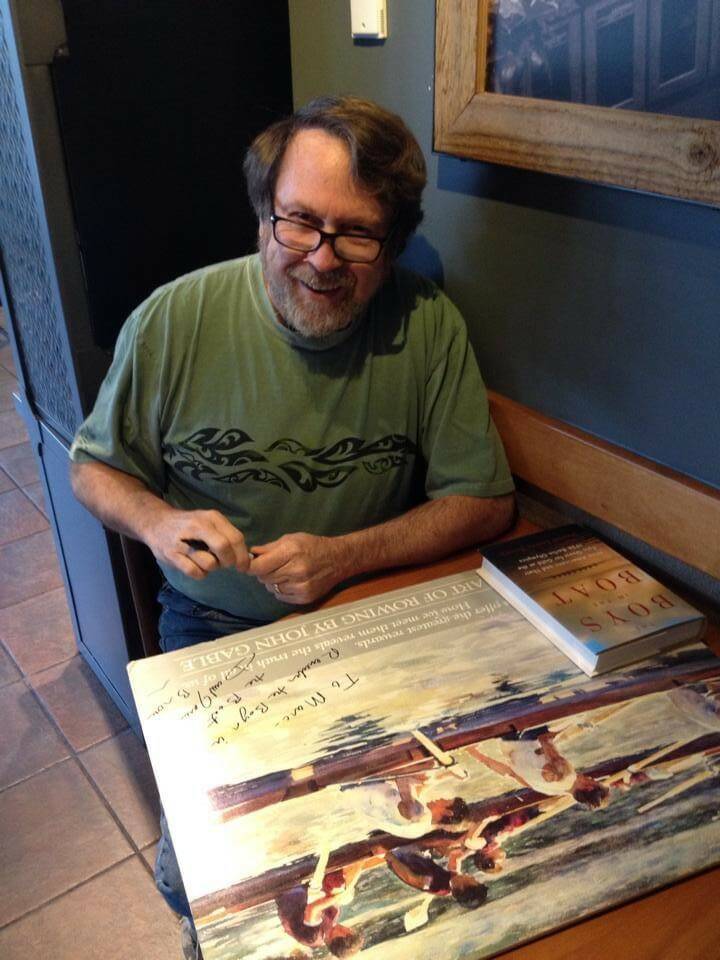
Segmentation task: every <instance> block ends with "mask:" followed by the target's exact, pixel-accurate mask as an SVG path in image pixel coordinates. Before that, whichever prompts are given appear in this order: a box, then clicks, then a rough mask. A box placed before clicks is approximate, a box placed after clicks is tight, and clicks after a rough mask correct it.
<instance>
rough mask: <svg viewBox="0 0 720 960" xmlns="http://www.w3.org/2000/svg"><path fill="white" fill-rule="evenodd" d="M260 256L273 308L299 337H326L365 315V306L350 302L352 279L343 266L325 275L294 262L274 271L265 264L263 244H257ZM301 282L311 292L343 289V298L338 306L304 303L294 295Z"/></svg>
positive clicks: (353, 279) (352, 287)
mask: <svg viewBox="0 0 720 960" xmlns="http://www.w3.org/2000/svg"><path fill="white" fill-rule="evenodd" d="M260 257H261V260H262V267H263V275H264V277H265V283H266V284H267V289H268V294H269V295H270V300H271V302H272V305H273V306H274V308H275V310H276V312H277V313H278V315H279V317H280V319H281V320H282V322H283V323H284V324H285V326H286V327H288V328H289V329H290V330H294V331H296V332H297V333H299V334H300V335H301V336H303V337H315V338H322V337H329V336H330V335H331V334H333V333H337V331H338V330H342V329H343V328H344V327H347V326H349V325H350V324H351V323H352V322H353V321H354V320H356V319H357V318H358V317H360V316H362V314H363V313H364V312H365V304H362V303H356V302H355V300H354V299H353V291H354V290H355V284H356V280H355V277H354V276H353V275H352V274H351V273H349V272H348V271H347V270H346V269H345V268H344V267H340V268H338V269H337V270H331V271H328V272H327V273H318V271H317V270H315V268H314V267H312V266H311V265H310V264H309V263H296V264H294V265H293V266H291V267H287V268H286V269H285V270H278V269H273V268H272V266H270V265H269V264H268V262H267V250H266V245H265V244H263V243H261V244H260ZM300 282H302V283H304V284H305V285H306V286H308V287H310V288H312V289H314V290H332V289H336V288H337V287H342V288H343V289H344V290H345V291H346V296H345V298H344V299H343V300H342V301H341V302H340V303H306V302H305V301H302V300H301V299H300V296H299V295H298V294H297V293H296V284H297V283H300Z"/></svg>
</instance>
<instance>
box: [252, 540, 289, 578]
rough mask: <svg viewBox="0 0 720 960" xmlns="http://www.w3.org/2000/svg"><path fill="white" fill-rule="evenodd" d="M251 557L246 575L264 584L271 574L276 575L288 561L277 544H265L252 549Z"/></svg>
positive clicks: (283, 551)
mask: <svg viewBox="0 0 720 960" xmlns="http://www.w3.org/2000/svg"><path fill="white" fill-rule="evenodd" d="M252 553H253V557H252V559H251V561H250V567H249V569H248V573H250V574H252V575H253V576H254V577H257V578H258V580H260V581H261V582H262V583H265V582H266V580H267V579H268V578H271V577H272V575H273V574H275V573H278V572H279V571H280V570H281V569H282V568H283V567H284V566H285V565H286V564H287V563H288V560H289V557H288V552H287V550H286V549H285V548H283V547H282V545H280V544H278V543H266V544H263V545H262V546H260V547H253V548H252Z"/></svg>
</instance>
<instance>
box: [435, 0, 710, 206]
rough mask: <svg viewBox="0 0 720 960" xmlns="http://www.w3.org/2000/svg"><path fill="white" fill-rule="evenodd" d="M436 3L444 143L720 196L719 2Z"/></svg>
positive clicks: (468, 153)
mask: <svg viewBox="0 0 720 960" xmlns="http://www.w3.org/2000/svg"><path fill="white" fill-rule="evenodd" d="M436 3H437V26H436V58H435V141H434V146H435V149H436V150H438V151H440V152H443V153H450V154H454V155H456V156H460V157H468V158H473V159H476V160H486V161H490V162H492V163H501V164H508V165H510V166H516V167H522V168H525V169H529V170H538V171H544V172H547V173H556V174H561V175H563V176H568V177H578V178H581V179H584V180H591V181H596V182H599V183H606V184H614V185H617V186H622V187H628V188H630V189H635V190H645V191H650V192H653V193H659V194H664V195H666V196H672V197H680V198H684V199H687V200H696V201H700V202H703V203H707V204H711V205H720V0H436Z"/></svg>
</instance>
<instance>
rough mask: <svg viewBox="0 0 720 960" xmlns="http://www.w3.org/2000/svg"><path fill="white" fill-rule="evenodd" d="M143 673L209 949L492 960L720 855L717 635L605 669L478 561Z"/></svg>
mask: <svg viewBox="0 0 720 960" xmlns="http://www.w3.org/2000/svg"><path fill="white" fill-rule="evenodd" d="M129 672H130V680H131V684H132V688H133V692H134V695H135V699H136V702H137V706H138V712H139V715H140V717H141V720H142V727H143V732H144V734H145V739H146V743H147V747H148V751H149V754H150V759H151V761H152V764H153V768H154V771H155V776H156V779H157V783H158V787H159V791H160V796H161V799H162V803H163V807H164V810H165V814H166V816H167V820H168V823H169V826H170V831H171V834H172V837H173V841H174V845H175V849H176V852H177V857H178V862H179V865H180V870H181V873H182V876H183V880H184V883H185V888H186V890H187V893H188V897H189V900H190V906H191V908H192V912H193V917H194V920H195V924H196V926H197V929H198V935H199V940H200V946H201V948H202V952H203V956H204V957H205V960H239V958H243V960H298V958H316V960H323V958H332V957H340V956H343V957H348V956H352V955H359V956H362V957H367V958H368V960H372V958H381V960H401V958H406V957H432V958H433V960H457V958H458V957H464V958H467V960H471V958H476V960H477V958H481V957H489V956H494V955H495V954H497V953H498V952H501V951H503V950H506V949H509V948H511V947H513V946H515V945H517V944H518V943H521V942H523V941H526V940H529V939H532V938H534V937H537V936H539V935H541V934H543V933H547V932H549V931H550V930H552V929H554V928H556V927H561V926H566V925H567V924H568V923H570V922H572V921H574V920H577V919H580V918H582V917H586V916H588V915H590V914H593V913H597V912H599V911H601V910H604V909H607V908H608V907H610V906H612V905H615V904H618V903H620V902H622V901H624V900H629V899H633V898H635V897H638V896H640V895H642V894H643V893H646V892H648V891H650V890H652V889H654V888H656V887H659V886H665V885H666V884H668V883H670V882H672V881H673V880H676V879H679V878H681V877H686V876H688V875H689V874H692V873H695V872H698V871H700V870H703V869H706V868H707V867H709V866H711V865H712V864H715V863H718V862H720V819H719V818H718V794H717V782H718V781H717V776H718V760H719V759H720V708H719V698H720V660H718V659H717V658H716V657H714V656H713V655H712V653H710V651H708V650H707V648H705V647H704V646H703V645H695V646H691V647H684V648H683V649H681V650H677V651H670V652H667V653H664V654H662V655H661V656H658V657H655V658H652V659H650V660H647V661H645V662H644V663H642V664H640V665H638V666H636V667H633V668H626V669H625V670H622V671H618V672H617V673H614V674H612V675H610V676H609V677H608V678H598V679H593V680H589V679H588V678H587V677H585V676H584V675H583V674H582V673H581V672H580V671H579V670H578V669H577V667H575V666H574V664H572V663H571V662H570V661H569V660H568V659H567V658H566V657H564V656H562V655H561V654H560V653H559V652H558V651H557V650H556V649H555V647H554V646H553V645H552V644H550V643H548V642H547V641H546V640H545V638H544V637H542V636H541V635H540V634H539V633H538V632H537V631H536V630H535V628H534V627H533V626H531V625H530V624H529V623H528V622H527V620H525V619H524V618H523V617H522V616H521V615H520V614H519V613H518V612H517V611H516V610H515V609H514V608H513V607H512V606H510V605H509V604H508V603H507V602H506V601H505V600H503V599H502V598H501V597H500V596H498V594H497V593H495V592H494V591H493V590H492V589H491V588H490V587H489V586H487V584H485V583H484V582H483V580H482V579H481V578H480V577H479V576H478V575H477V574H476V573H474V572H467V573H460V574H455V575H453V576H450V577H443V578H441V579H437V580H433V581H429V582H427V583H422V584H417V585H415V586H413V587H408V588H404V589H401V590H395V591H393V592H390V593H386V594H382V595H379V596H374V597H368V598H366V599H364V600H362V601H357V602H355V603H352V604H345V605H344V606H338V607H333V608H330V609H326V610H318V611H315V612H312V613H305V614H302V615H300V616H297V617H294V618H291V619H288V620H284V621H280V622H278V623H275V624H272V625H269V626H267V627H263V628H259V629H254V630H249V631H247V632H245V633H238V634H234V635H232V636H228V637H225V638H222V639H220V640H216V641H213V642H210V643H204V644H199V645H197V646H194V647H190V648H187V649H184V650H178V651H175V652H171V653H167V654H163V655H160V656H156V657H150V658H147V659H145V660H141V661H136V662H134V663H131V664H130V667H129Z"/></svg>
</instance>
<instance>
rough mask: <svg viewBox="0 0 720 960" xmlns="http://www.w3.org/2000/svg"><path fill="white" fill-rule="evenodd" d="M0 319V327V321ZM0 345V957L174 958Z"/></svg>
mask: <svg viewBox="0 0 720 960" xmlns="http://www.w3.org/2000/svg"><path fill="white" fill-rule="evenodd" d="M1 319H2V317H1V314H0V320H1ZM3 343H4V341H3V340H0V957H2V958H3V960H20V958H27V957H39V956H43V957H53V958H54V960H64V958H66V957H67V958H73V960H85V958H87V960H91V958H92V960H95V958H97V957H103V960H156V958H157V960H161V958H162V960H166V958H171V960H172V958H175V957H177V958H179V957H180V956H181V951H180V939H179V931H178V924H177V921H176V919H175V917H174V915H173V914H172V913H171V912H170V911H169V910H168V908H167V907H166V906H165V903H164V901H163V900H162V898H161V897H160V895H159V894H158V893H157V891H156V890H155V886H154V883H153V880H152V868H151V866H150V865H151V864H152V863H153V861H154V852H155V844H156V841H157V838H158V799H157V793H156V790H155V784H154V780H153V776H152V772H151V770H150V765H149V763H148V759H147V754H146V753H145V749H144V747H143V745H142V744H141V743H140V741H139V740H138V739H137V737H136V736H135V735H134V733H133V732H132V730H130V729H129V728H128V726H127V724H126V723H125V720H124V719H123V717H122V716H121V715H120V713H119V712H118V710H117V708H116V707H115V705H114V704H113V702H112V701H111V700H110V698H109V697H108V695H107V694H106V693H105V691H104V689H103V688H102V687H101V686H100V684H99V683H97V681H96V679H95V677H94V675H93V674H92V673H91V671H90V670H89V668H88V667H87V666H86V664H85V661H84V660H83V659H82V658H81V657H80V655H79V654H78V652H77V646H76V643H75V638H74V635H73V630H72V625H71V621H70V615H69V613H68V608H67V603H66V600H65V591H64V588H63V586H62V579H61V577H60V570H59V568H58V565H57V561H56V559H55V552H54V547H53V541H52V535H51V533H50V529H49V525H48V522H47V518H46V517H45V514H44V512H43V511H44V504H43V497H42V485H41V484H40V482H39V478H38V474H37V468H36V466H35V461H34V457H33V453H32V451H31V449H30V445H29V443H28V441H27V435H26V433H25V429H24V426H23V423H22V420H21V418H20V417H19V415H18V414H17V413H16V412H15V409H14V405H13V402H12V392H13V390H14V389H15V388H16V384H17V380H16V378H15V375H14V369H13V364H12V355H11V352H10V348H9V347H8V346H4V345H3Z"/></svg>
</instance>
